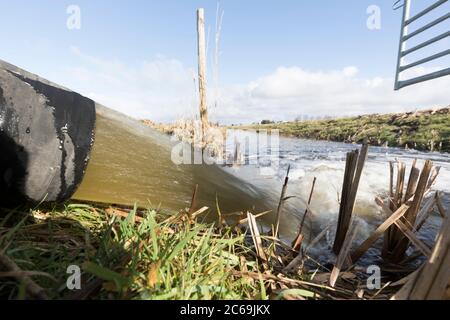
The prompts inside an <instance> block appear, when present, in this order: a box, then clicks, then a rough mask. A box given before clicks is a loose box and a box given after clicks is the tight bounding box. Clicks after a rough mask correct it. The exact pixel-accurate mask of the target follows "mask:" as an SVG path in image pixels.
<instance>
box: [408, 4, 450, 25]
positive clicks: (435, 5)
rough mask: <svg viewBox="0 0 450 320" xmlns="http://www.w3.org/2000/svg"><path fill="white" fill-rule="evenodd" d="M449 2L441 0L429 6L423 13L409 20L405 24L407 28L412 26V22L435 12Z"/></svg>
mask: <svg viewBox="0 0 450 320" xmlns="http://www.w3.org/2000/svg"><path fill="white" fill-rule="evenodd" d="M447 1H448V0H439V1H438V2H436V3H434V4H432V5H431V6H429V7H428V8H426V9H424V10H423V11H421V12H419V13H418V14H416V15H415V16H414V17H412V18H410V19H408V20H407V21H406V22H405V26H407V25H409V24H411V23H412V22H414V21H416V20H417V19H419V18H421V17H423V16H424V15H426V14H427V13H429V12H431V11H433V10H434V9H436V8H438V7H440V6H441V5H443V4H444V3H446V2H447Z"/></svg>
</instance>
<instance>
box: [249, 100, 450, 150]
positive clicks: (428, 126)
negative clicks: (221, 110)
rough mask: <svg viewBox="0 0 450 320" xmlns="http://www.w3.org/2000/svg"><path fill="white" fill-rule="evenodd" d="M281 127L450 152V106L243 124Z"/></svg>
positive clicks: (311, 135)
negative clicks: (340, 117)
mask: <svg viewBox="0 0 450 320" xmlns="http://www.w3.org/2000/svg"><path fill="white" fill-rule="evenodd" d="M240 128H243V129H279V130H280V133H281V134H283V135H288V136H294V137H298V138H304V139H315V140H329V141H336V142H348V143H353V142H356V143H361V142H363V141H364V139H366V138H367V139H368V140H369V143H370V144H371V145H375V146H383V145H386V144H387V145H388V146H390V147H404V148H414V149H416V150H423V151H442V152H450V108H444V109H440V110H437V111H420V112H414V113H413V112H411V113H399V114H386V115H379V114H375V115H365V116H359V117H353V118H345V119H333V120H318V121H302V122H288V123H273V124H265V125H251V126H242V127H240Z"/></svg>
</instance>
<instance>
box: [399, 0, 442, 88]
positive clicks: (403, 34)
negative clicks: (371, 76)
mask: <svg viewBox="0 0 450 320" xmlns="http://www.w3.org/2000/svg"><path fill="white" fill-rule="evenodd" d="M446 2H448V0H438V1H436V2H434V3H433V4H431V5H429V6H428V7H427V8H425V9H423V10H422V11H420V12H419V13H417V14H416V15H414V16H412V17H410V15H411V0H397V1H396V2H395V3H394V10H397V9H400V8H403V17H402V25H401V31H400V44H399V50H398V60H397V71H396V74H395V90H400V89H401V88H404V87H407V86H410V85H413V84H416V83H420V82H424V81H428V80H432V79H436V78H440V77H444V76H447V75H450V68H445V69H442V70H439V71H436V72H432V73H429V74H426V75H423V76H420V77H416V78H412V79H408V80H403V81H400V74H401V73H402V72H403V71H406V70H408V69H410V68H413V67H417V66H419V65H422V64H424V63H427V62H430V61H433V60H436V59H439V58H442V57H445V56H447V55H449V54H450V48H449V49H446V50H444V51H442V52H439V53H436V54H433V55H430V56H428V57H425V58H423V59H420V60H417V61H415V62H412V63H409V64H404V60H405V59H404V58H405V57H406V56H407V55H409V54H411V53H413V52H416V51H418V50H420V49H423V48H425V47H428V46H429V45H431V44H433V43H435V42H438V41H441V40H443V39H445V38H447V37H449V36H450V30H449V31H445V32H444V33H442V34H439V35H438V36H435V37H433V38H431V39H428V40H426V41H424V42H422V43H420V44H418V45H416V46H414V47H412V48H410V49H406V43H407V41H408V40H410V39H411V38H413V37H416V36H417V35H419V34H421V33H423V32H424V31H426V30H428V29H430V28H432V27H434V26H436V25H438V24H441V23H442V22H444V21H446V20H447V19H449V18H450V12H447V13H445V14H444V15H442V16H440V17H439V18H437V19H435V20H433V21H431V22H429V23H427V24H425V25H423V26H421V27H419V28H417V29H416V30H415V31H414V32H411V33H408V27H409V26H410V25H411V24H419V23H420V18H422V17H424V16H426V15H427V14H428V13H430V12H432V11H434V10H435V9H437V8H439V7H441V6H442V5H443V4H445V3H446Z"/></svg>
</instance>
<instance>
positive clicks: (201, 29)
mask: <svg viewBox="0 0 450 320" xmlns="http://www.w3.org/2000/svg"><path fill="white" fill-rule="evenodd" d="M197 37H198V86H199V94H200V121H201V123H202V142H205V141H204V139H205V133H206V130H207V128H208V106H207V101H206V40H205V11H204V9H203V8H200V9H198V10H197Z"/></svg>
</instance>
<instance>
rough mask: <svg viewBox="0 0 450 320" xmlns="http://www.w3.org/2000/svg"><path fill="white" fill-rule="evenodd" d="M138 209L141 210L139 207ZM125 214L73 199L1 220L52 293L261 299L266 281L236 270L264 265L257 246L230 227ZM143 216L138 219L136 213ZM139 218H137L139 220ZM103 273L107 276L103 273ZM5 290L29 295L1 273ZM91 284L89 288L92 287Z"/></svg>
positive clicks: (9, 243) (5, 234)
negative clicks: (75, 272) (78, 279)
mask: <svg viewBox="0 0 450 320" xmlns="http://www.w3.org/2000/svg"><path fill="white" fill-rule="evenodd" d="M139 214H141V213H140V212H139ZM141 215H142V217H139V216H137V211H136V210H132V211H130V212H129V213H128V217H127V218H121V217H118V216H109V215H108V210H105V209H100V208H95V207H92V206H89V205H78V204H70V205H66V206H65V207H63V208H53V209H52V210H49V211H39V210H35V211H31V212H30V213H28V212H20V211H11V212H10V213H9V214H8V215H7V216H6V217H4V218H2V219H1V220H0V248H1V250H2V252H3V254H5V255H7V256H8V257H10V258H11V259H13V260H14V261H15V262H16V263H17V265H18V266H19V267H20V268H21V269H22V270H38V271H39V273H33V272H29V275H30V277H32V278H33V280H34V281H36V283H37V284H39V285H40V286H42V287H43V288H44V289H46V291H47V292H48V294H49V297H50V298H65V297H73V295H74V294H75V296H77V295H78V296H79V297H81V296H83V295H84V294H83V290H88V289H87V288H91V287H92V285H93V284H95V283H96V281H97V282H98V283H99V285H98V286H97V288H95V290H92V292H85V294H87V296H88V298H109V299H259V298H262V296H260V289H261V285H260V283H258V282H255V281H253V280H251V279H244V278H241V277H237V276H235V275H234V274H233V272H231V270H234V271H241V270H242V271H245V272H258V262H257V261H255V260H253V261H251V259H246V258H245V257H246V256H247V257H248V256H251V254H252V253H251V249H250V248H249V247H248V246H247V245H246V244H245V236H244V234H240V233H236V231H235V230H233V229H232V228H223V229H222V230H221V232H220V234H219V233H217V229H216V227H215V226H213V225H207V224H203V223H193V222H191V221H188V220H181V221H178V222H177V223H174V222H173V219H169V220H167V219H166V220H165V221H164V219H162V218H161V217H160V215H159V214H157V212H156V211H146V212H144V214H141ZM137 218H139V220H138V219H137ZM138 221H139V222H138ZM70 265H78V266H80V267H81V269H82V272H83V281H82V289H81V293H80V292H78V293H77V292H71V291H70V290H69V289H67V287H66V280H67V277H68V276H69V275H68V274H67V273H66V271H67V267H68V266H70ZM98 280H101V281H98ZM0 281H1V284H0V296H1V297H3V298H10V299H23V298H26V297H27V296H26V292H25V291H24V288H23V287H24V285H23V284H22V283H18V282H17V281H16V280H14V279H13V278H8V277H2V276H1V274H0ZM89 290H90V289H89Z"/></svg>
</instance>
